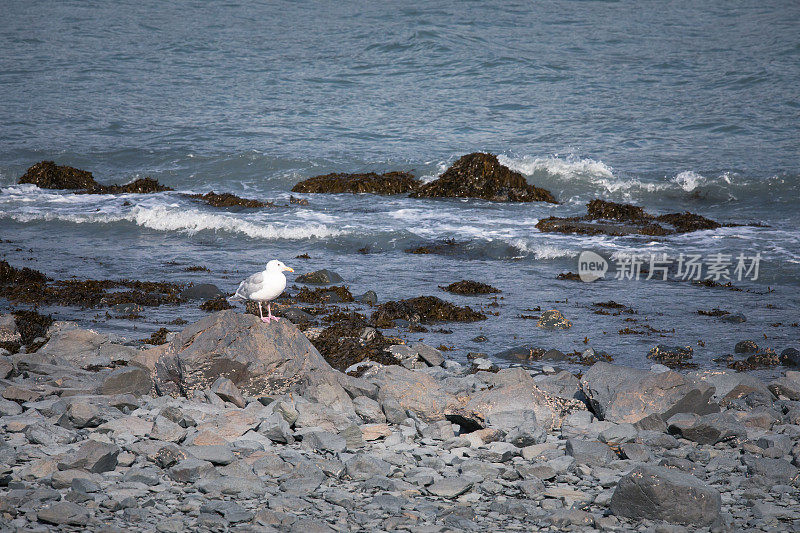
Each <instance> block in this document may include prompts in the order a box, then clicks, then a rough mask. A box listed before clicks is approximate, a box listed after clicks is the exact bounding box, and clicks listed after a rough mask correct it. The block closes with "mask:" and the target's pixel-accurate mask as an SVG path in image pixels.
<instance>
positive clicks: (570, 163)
mask: <svg viewBox="0 0 800 533" xmlns="http://www.w3.org/2000/svg"><path fill="white" fill-rule="evenodd" d="M497 159H498V161H500V163H502V164H503V165H505V166H507V167H508V168H510V169H511V170H516V171H517V172H520V173H522V174H526V175H528V176H531V175H533V174H535V173H536V172H547V173H548V174H552V175H556V176H563V177H566V178H570V179H572V178H581V177H591V178H604V179H611V178H613V177H614V171H613V169H612V168H611V167H610V166H608V165H606V164H605V163H603V162H602V161H595V160H594V159H588V158H584V159H579V158H577V157H573V156H569V157H567V158H561V157H558V156H550V157H531V156H525V157H522V158H519V159H515V158H510V157H508V156H505V155H500V156H498V157H497Z"/></svg>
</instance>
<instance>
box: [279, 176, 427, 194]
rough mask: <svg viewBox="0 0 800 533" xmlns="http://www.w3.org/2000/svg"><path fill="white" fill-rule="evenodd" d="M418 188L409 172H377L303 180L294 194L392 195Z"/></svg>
mask: <svg viewBox="0 0 800 533" xmlns="http://www.w3.org/2000/svg"><path fill="white" fill-rule="evenodd" d="M418 186H419V181H417V180H416V179H415V178H414V176H413V175H412V174H409V173H408V172H386V173H384V174H377V173H375V172H367V173H362V174H345V173H332V174H324V175H322V176H314V177H312V178H308V179H307V180H303V181H301V182H300V183H298V184H296V185H295V186H294V187H292V192H301V193H353V194H359V193H372V194H386V195H391V194H403V193H407V192H411V191H413V190H415V189H416V188H417V187H418Z"/></svg>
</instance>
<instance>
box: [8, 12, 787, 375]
mask: <svg viewBox="0 0 800 533" xmlns="http://www.w3.org/2000/svg"><path fill="white" fill-rule="evenodd" d="M2 11H3V18H4V23H3V24H2V26H0V49H2V50H3V52H2V54H0V238H2V239H3V242H2V243H1V244H0V255H2V256H3V258H4V259H6V260H8V261H9V262H11V263H12V264H13V265H15V266H22V265H25V266H31V267H33V268H37V269H39V270H42V271H44V272H46V273H47V274H49V275H50V276H52V277H57V278H63V277H68V276H72V275H75V276H78V277H86V278H112V279H116V278H136V279H148V280H172V281H181V282H190V281H192V282H196V283H200V282H211V283H216V284H217V285H219V286H220V287H221V288H222V289H223V290H225V291H230V292H232V291H233V290H234V289H235V286H236V284H237V283H238V281H239V280H240V279H241V278H242V277H243V276H244V275H246V274H249V273H251V272H253V271H256V270H259V269H261V268H263V265H264V264H265V263H266V261H268V260H269V259H271V258H275V257H277V258H281V259H282V260H283V261H284V262H285V263H287V264H288V265H290V266H293V267H294V268H295V269H296V270H297V272H298V273H300V272H304V271H310V270H314V269H317V268H330V269H333V270H335V271H337V272H339V273H340V274H341V275H342V276H343V277H344V279H345V282H346V283H347V284H348V285H349V286H350V288H351V290H352V291H353V292H354V293H357V292H363V291H365V290H368V289H373V290H375V291H376V292H377V293H378V297H379V299H380V300H381V301H386V300H389V299H399V298H407V297H413V296H420V295H428V294H431V295H436V296H439V297H442V298H445V299H448V300H450V301H453V302H455V303H458V304H459V305H470V306H472V307H474V308H484V309H485V310H488V311H491V312H493V313H494V312H497V313H498V314H497V315H490V316H489V319H488V320H486V321H483V322H477V323H474V324H466V325H464V324H452V325H446V326H445V327H446V328H448V329H450V330H452V333H449V334H448V333H439V332H433V331H432V332H431V333H427V334H419V333H417V334H409V333H407V332H406V333H404V335H405V336H406V337H407V338H409V339H417V338H423V339H424V340H426V341H427V342H429V343H431V344H433V345H440V344H444V345H446V346H451V347H453V348H454V350H453V351H452V352H450V354H451V355H452V356H453V357H456V358H463V357H465V355H466V353H467V352H470V351H480V352H485V353H489V354H493V353H496V352H499V351H501V350H504V349H507V348H510V347H513V346H518V345H522V344H532V345H535V346H541V347H544V348H558V349H561V350H562V351H565V352H571V351H574V350H579V351H580V350H584V349H586V348H587V347H593V348H595V349H598V350H604V351H607V352H609V353H611V354H613V355H614V356H615V357H616V360H617V361H618V362H621V363H625V364H630V365H634V366H642V367H646V366H648V365H649V364H650V361H649V360H647V359H646V357H645V355H646V354H647V352H648V350H649V349H650V348H651V347H653V346H655V345H656V344H670V345H682V346H685V345H690V346H693V348H694V353H695V356H694V357H695V360H696V361H697V362H698V363H700V364H701V365H702V366H706V367H714V366H716V363H714V362H712V359H713V358H715V357H719V356H720V355H722V354H725V353H729V352H732V351H733V345H734V344H735V343H736V342H737V341H739V340H745V339H753V340H756V341H757V342H758V343H759V344H760V345H763V346H767V347H771V348H774V349H776V350H778V351H781V350H783V349H784V348H786V347H789V346H795V347H800V327H798V326H797V323H798V321H800V312H799V310H800V293H799V290H800V230H798V224H800V209H798V207H797V205H798V200H800V128H798V125H799V124H800V93H798V89H797V88H798V87H799V86H800V4H798V3H797V2H792V1H766V2H765V1H760V2H735V3H731V2H718V1H714V2H702V3H698V2H689V1H677V2H669V3H648V2H639V3H630V2H567V1H563V2H538V3H535V4H531V3H528V2H520V3H508V2H503V3H499V2H457V3H456V2H440V3H435V4H420V5H417V6H412V5H403V6H386V5H382V4H380V3H375V4H364V3H350V2H337V3H325V4H320V3H316V2H293V3H291V4H278V3H272V2H235V1H226V2H189V1H175V2H168V3H164V2H153V1H138V2H122V1H120V2H72V1H66V2H62V1H58V2H56V1H41V2H25V3H22V2H15V3H9V4H7V5H4V6H3V8H2ZM473 151H490V152H492V153H496V154H498V155H499V157H500V161H501V162H502V163H503V164H506V165H508V166H509V167H511V168H512V169H515V170H517V171H519V172H521V173H523V174H524V175H525V176H526V177H527V178H528V180H529V181H530V182H531V183H533V184H535V185H537V186H540V187H545V188H547V189H549V190H551V191H552V192H553V194H554V195H555V196H556V197H557V198H558V200H559V201H560V202H561V203H560V204H559V205H551V204H539V203H534V204H518V205H509V204H498V203H491V202H485V201H480V200H469V201H466V200H423V199H409V198H405V197H403V196H393V197H380V196H373V195H301V196H303V197H305V198H307V199H308V200H309V205H308V206H296V205H292V206H291V207H288V208H267V209H259V210H227V211H226V210H220V209H217V208H213V207H208V206H204V205H201V204H198V203H197V202H195V201H192V200H190V199H187V198H186V197H185V196H183V195H182V193H186V192H193V193H194V192H200V193H205V192H207V191H209V190H214V191H217V192H222V191H224V192H233V193H236V194H239V195H242V196H246V197H249V198H258V199H262V200H271V201H275V202H277V203H279V204H285V203H287V202H288V199H289V196H290V193H289V190H290V189H291V187H292V186H293V185H294V184H295V183H296V182H298V181H300V180H301V179H304V178H306V177H310V176H313V175H317V174H323V173H328V172H333V171H344V172H356V171H387V170H410V171H412V172H413V173H414V174H415V175H416V176H418V177H420V178H421V179H423V180H426V181H427V180H431V179H434V178H435V177H436V176H437V175H438V174H440V173H441V172H442V171H443V170H444V169H445V168H447V166H448V165H450V164H451V163H452V162H454V161H455V160H456V159H457V158H458V157H459V156H461V155H463V154H466V153H469V152H473ZM43 159H47V160H55V161H56V162H57V163H59V164H68V165H72V166H76V167H78V168H83V169H86V170H90V171H92V172H93V173H94V176H95V178H96V179H97V180H98V181H100V182H102V183H124V182H127V181H130V180H132V179H135V178H138V177H143V176H152V177H154V178H157V179H158V180H159V181H160V182H161V183H163V184H165V185H168V186H170V187H173V188H174V189H176V191H175V192H167V193H158V194H152V195H140V196H137V195H73V194H69V193H64V192H59V191H47V190H40V189H37V188H36V187H34V186H30V185H16V184H15V183H16V179H17V178H18V177H19V176H20V175H22V174H23V173H24V172H25V169H26V168H27V167H28V166H30V165H32V164H33V163H35V162H37V161H40V160H43ZM597 197H600V198H603V199H607V200H613V201H622V202H631V203H635V204H637V205H641V206H643V207H645V208H646V209H647V210H649V211H651V212H654V213H669V212H679V211H686V210H689V211H692V212H696V213H699V214H702V215H704V216H707V217H710V218H713V219H715V220H719V221H720V222H732V223H745V224H754V225H745V226H735V227H725V228H722V229H720V230H715V231H701V232H695V233H690V234H685V235H680V236H671V237H664V238H653V237H643V236H635V237H631V236H629V237H605V236H594V237H586V236H572V235H557V234H548V233H541V232H539V231H538V230H537V229H536V227H535V224H536V222H537V221H538V220H540V219H541V218H543V217H547V216H551V215H558V216H570V215H579V214H583V213H584V212H585V204H586V202H588V201H589V200H591V199H593V198H597ZM445 239H452V240H455V241H456V242H458V243H460V246H458V247H455V248H453V250H452V251H451V252H447V253H444V254H429V255H416V254H408V253H406V252H405V250H406V249H409V248H413V247H416V246H420V245H424V244H430V243H433V242H441V241H443V240H445ZM587 249H590V250H594V251H597V252H601V253H603V254H604V255H606V256H607V257H611V258H612V260H613V259H615V258H616V259H619V258H625V257H629V256H630V255H631V254H640V255H642V254H644V255H647V254H650V253H657V254H663V253H666V254H668V257H670V258H677V257H678V256H679V255H680V254H685V255H692V254H699V255H701V256H703V257H704V258H708V257H709V256H711V255H713V254H723V255H724V256H728V255H729V256H731V258H732V261H733V262H734V263H735V258H736V257H737V256H738V255H739V254H745V255H746V256H748V257H752V256H754V255H755V254H756V253H760V257H761V261H760V265H759V275H758V279H756V280H753V279H749V278H752V277H753V276H752V274H751V276H749V278H748V279H744V280H742V281H739V280H737V279H734V281H733V284H734V285H735V286H736V287H737V288H740V289H742V290H740V291H734V290H729V289H722V288H708V287H703V286H696V285H692V284H691V283H688V282H681V281H655V280H643V279H642V280H639V281H636V280H630V279H623V280H616V279H605V280H602V281H600V282H596V283H591V284H587V283H581V282H574V281H559V280H556V276H557V274H559V273H561V272H566V271H576V270H577V257H578V255H579V253H580V252H581V251H582V250H587ZM364 252H367V253H364ZM302 253H308V254H309V255H310V256H311V259H307V260H299V259H294V257H295V256H297V255H299V254H302ZM190 265H204V266H206V267H208V268H209V269H210V272H196V273H189V272H186V271H185V267H187V266H190ZM732 270H733V266H732V267H731V271H732ZM731 274H732V275H733V272H731ZM643 277H644V276H643ZM465 278H466V279H474V280H477V281H482V282H487V283H490V284H492V285H493V286H495V287H497V288H499V289H501V290H502V291H503V292H502V293H501V295H500V296H501V297H502V298H501V299H499V300H498V303H499V304H500V306H499V307H486V305H487V304H489V303H490V302H491V300H489V299H488V298H485V297H466V296H453V295H449V294H447V293H445V292H443V291H442V290H441V289H439V286H440V285H446V284H449V283H450V282H453V281H458V280H460V279H465ZM722 281H725V280H724V279H723V280H722ZM290 286H291V279H290ZM608 300H614V301H616V302H619V303H621V304H624V305H626V306H629V307H631V308H633V309H634V310H635V311H636V314H635V315H631V314H621V315H618V316H614V315H598V314H595V313H594V312H593V311H594V310H595V309H596V308H595V307H593V306H592V304H593V303H596V302H602V301H608ZM0 306H2V307H3V308H7V307H8V304H7V303H5V302H2V303H0ZM537 307H540V308H541V309H551V308H556V309H559V310H561V311H562V312H563V313H564V315H565V316H566V317H567V318H568V319H570V320H571V321H572V323H573V326H572V328H571V329H569V330H566V331H558V332H550V331H545V330H543V329H541V328H538V327H537V326H536V321H535V320H530V319H526V318H524V316H530V315H534V314H536V313H535V312H533V311H529V310H530V309H535V308H537ZM713 308H719V309H723V310H727V311H730V312H731V313H742V314H743V315H744V316H745V317H746V322H743V323H739V324H733V323H729V322H725V321H722V320H720V319H719V318H717V317H711V316H704V315H699V314H698V313H697V311H698V310H700V309H702V310H711V309H713ZM52 311H53V312H54V313H55V314H56V315H57V316H58V317H59V318H66V319H75V320H79V321H81V322H83V323H85V324H86V325H91V326H92V327H95V328H97V329H100V330H105V331H113V332H116V333H121V334H123V335H126V336H128V337H132V338H138V337H145V336H147V335H148V334H149V333H150V332H151V331H153V330H155V329H157V328H158V327H161V326H162V325H163V324H164V323H165V322H167V321H169V320H172V319H174V318H175V316H176V315H177V314H182V315H184V318H186V319H189V320H192V319H196V318H199V317H200V316H202V315H203V312H202V311H199V310H197V309H194V308H193V307H192V306H183V307H181V308H180V309H174V308H165V307H162V308H159V309H152V310H148V312H147V313H146V316H145V318H144V319H143V320H140V321H136V322H129V321H122V320H114V319H109V320H105V319H103V318H101V317H100V314H101V313H99V312H95V311H86V310H79V309H63V308H61V309H53V310H52ZM96 315H97V316H96ZM631 317H634V318H636V320H637V322H636V324H634V323H633V322H631V321H626V320H625V319H626V318H631ZM645 325H647V326H649V327H650V328H647V327H646V326H645ZM627 327H631V328H633V329H636V330H639V331H644V333H638V334H620V330H624V329H625V328H627ZM432 329H439V328H432ZM652 330H656V331H652ZM478 335H484V336H485V337H486V338H487V339H488V340H487V341H485V342H476V341H473V340H472V339H473V338H475V337H476V336H478Z"/></svg>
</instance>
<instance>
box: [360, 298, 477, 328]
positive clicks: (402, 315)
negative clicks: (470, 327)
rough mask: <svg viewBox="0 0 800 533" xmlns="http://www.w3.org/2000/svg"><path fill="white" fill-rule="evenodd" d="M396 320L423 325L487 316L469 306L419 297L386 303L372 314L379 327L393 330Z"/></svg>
mask: <svg viewBox="0 0 800 533" xmlns="http://www.w3.org/2000/svg"><path fill="white" fill-rule="evenodd" d="M395 320H407V321H409V322H419V323H422V324H433V323H436V322H476V321H478V320H486V315H484V314H483V313H479V312H477V311H473V310H472V308H470V307H468V306H464V307H459V306H457V305H454V304H452V303H450V302H446V301H444V300H441V299H439V298H437V297H435V296H418V297H417V298H409V299H407V300H399V301H392V302H386V303H383V304H381V305H379V306H378V309H377V310H376V311H375V312H374V313H373V314H372V322H373V323H374V324H375V325H376V326H377V327H384V328H387V327H388V328H391V327H394V326H395V322H394V321H395Z"/></svg>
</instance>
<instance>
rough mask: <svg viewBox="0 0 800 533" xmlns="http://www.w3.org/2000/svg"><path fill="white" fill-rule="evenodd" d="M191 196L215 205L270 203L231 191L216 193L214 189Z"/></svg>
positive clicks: (259, 205) (257, 204) (236, 205)
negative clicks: (237, 194)
mask: <svg viewBox="0 0 800 533" xmlns="http://www.w3.org/2000/svg"><path fill="white" fill-rule="evenodd" d="M190 197H191V198H194V199H196V200H201V201H203V202H205V203H207V204H208V205H212V206H214V207H251V208H256V207H266V206H267V205H268V204H266V203H264V202H261V201H259V200H252V199H249V198H240V197H239V196H236V195H235V194H231V193H227V192H225V193H221V194H218V193H215V192H214V191H211V192H207V193H206V194H192V195H190Z"/></svg>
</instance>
